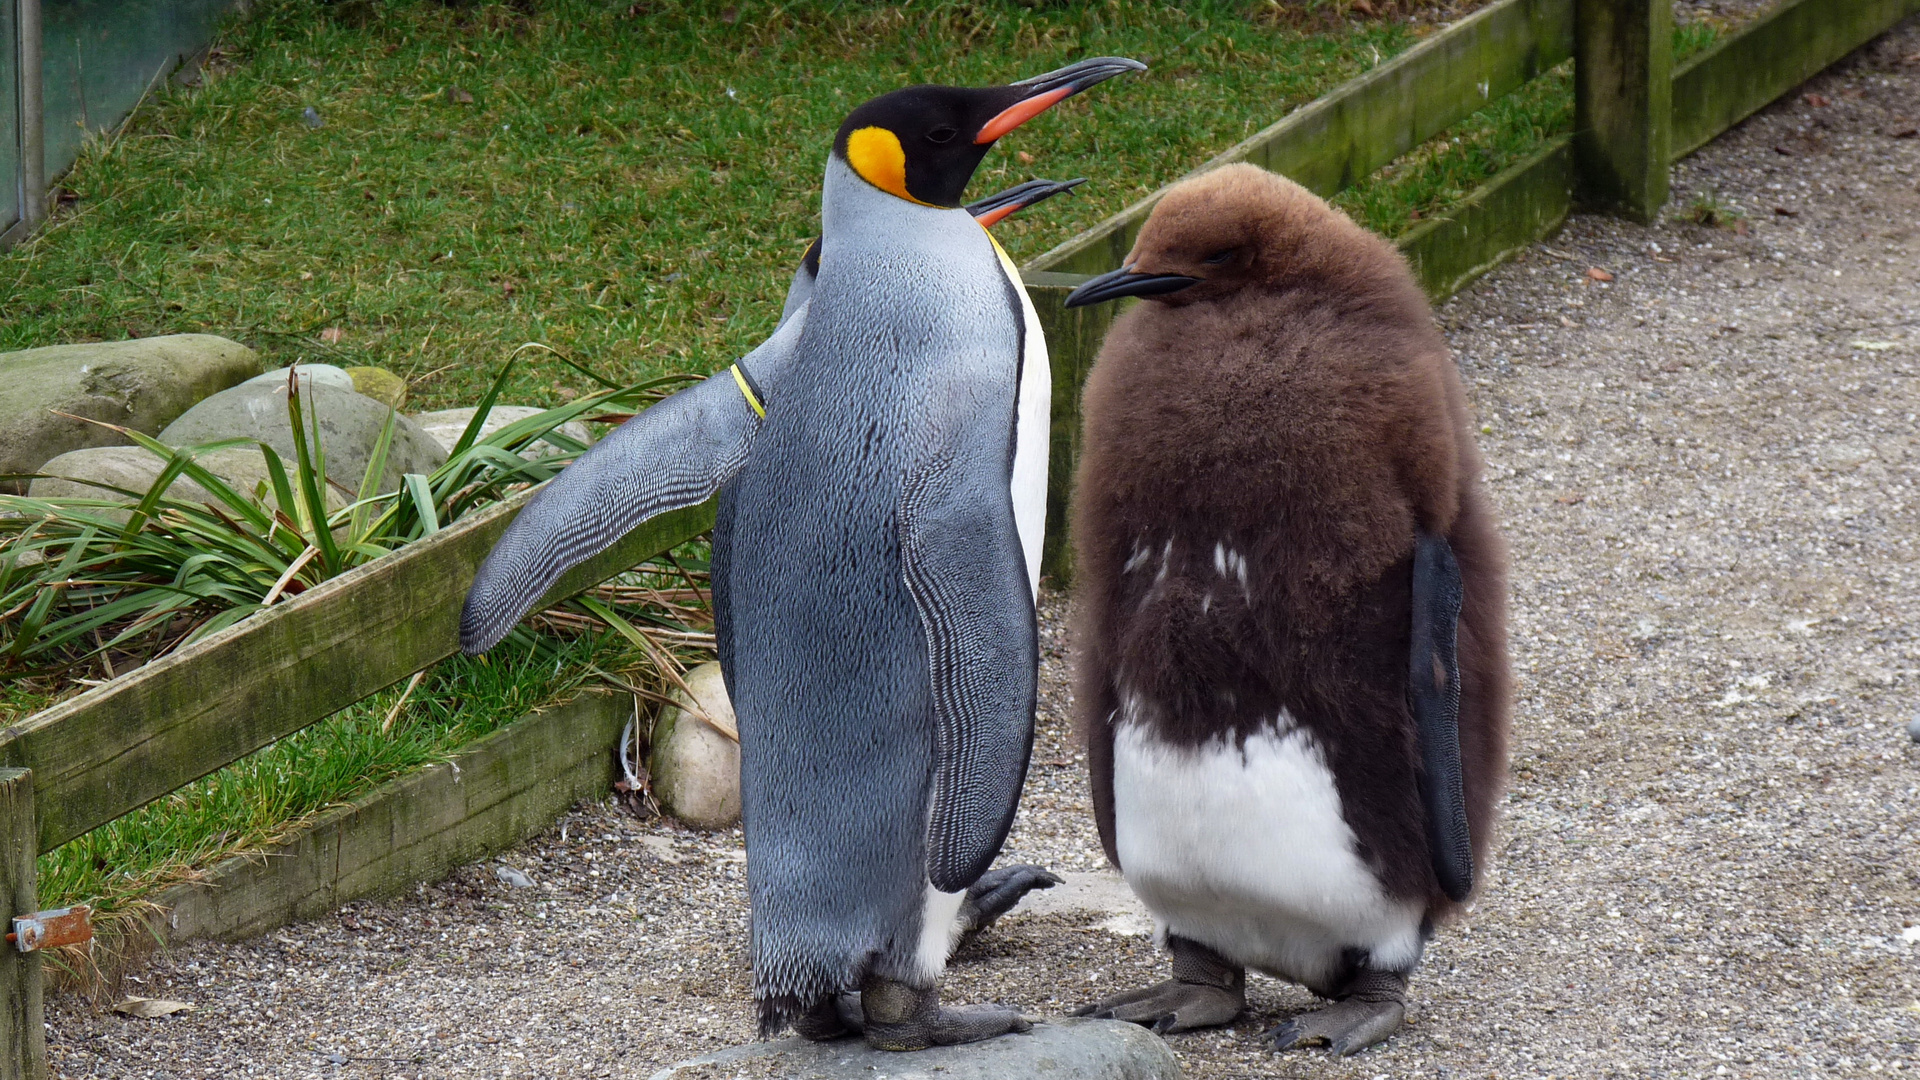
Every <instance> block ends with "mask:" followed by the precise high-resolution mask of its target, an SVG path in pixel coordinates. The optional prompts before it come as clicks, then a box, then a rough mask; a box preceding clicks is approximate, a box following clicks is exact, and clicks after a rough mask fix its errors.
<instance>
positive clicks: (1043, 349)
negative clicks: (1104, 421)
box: [988, 233, 1053, 599]
mask: <svg viewBox="0 0 1920 1080" xmlns="http://www.w3.org/2000/svg"><path fill="white" fill-rule="evenodd" d="M988 236H989V237H991V236H992V234H991V233H989V234H988ZM993 250H994V252H995V253H996V254H998V255H999V256H1000V266H1001V269H1003V270H1005V271H1006V273H1007V279H1008V280H1009V281H1011V282H1013V291H1014V292H1015V293H1017V294H1018V295H1019V297H1020V317H1021V319H1022V320H1023V321H1024V324H1025V326H1026V333H1025V334H1023V335H1022V340H1023V341H1024V342H1025V351H1024V354H1023V355H1022V356H1021V358H1020V389H1019V402H1018V403H1017V404H1016V405H1015V407H1014V433H1013V478H1012V487H1013V523H1014V527H1015V528H1017V529H1018V530H1019V531H1020V549H1021V551H1022V552H1024V553H1025V555H1026V557H1027V582H1028V584H1030V585H1031V586H1032V587H1033V595H1034V598H1035V599H1038V598H1039V596H1040V551H1041V543H1042V541H1043V540H1044V539H1045V538H1046V532H1047V458H1048V455H1049V454H1051V453H1052V451H1053V439H1052V431H1053V368H1052V365H1051V363H1050V362H1049V360H1048V359H1047V337H1046V334H1045V333H1044V332H1043V331H1042V330H1041V329H1040V314H1039V312H1036V311H1035V310H1033V301H1032V300H1031V299H1029V298H1028V297H1027V287H1026V285H1025V284H1023V283H1022V282H1021V280H1020V271H1019V269H1018V268H1016V267H1015V266H1014V265H1013V260H1012V259H1009V258H1008V257H1007V253H1006V252H1005V251H1004V250H1002V249H1001V247H1000V242H999V241H997V240H996V241H994V244H993Z"/></svg>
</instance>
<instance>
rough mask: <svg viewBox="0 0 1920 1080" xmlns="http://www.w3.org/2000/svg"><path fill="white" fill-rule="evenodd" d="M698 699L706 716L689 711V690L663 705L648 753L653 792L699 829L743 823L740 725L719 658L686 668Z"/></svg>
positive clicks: (667, 807)
mask: <svg viewBox="0 0 1920 1080" xmlns="http://www.w3.org/2000/svg"><path fill="white" fill-rule="evenodd" d="M686 684H687V689H689V690H691V691H693V704H694V705H695V706H696V707H697V708H698V709H699V710H700V712H702V713H705V714H706V717H707V719H704V720H703V719H701V718H700V717H699V716H696V715H694V714H693V713H692V712H689V711H687V709H686V708H685V705H686V704H687V695H686V694H684V693H682V692H681V691H679V690H677V689H676V690H675V691H674V692H673V694H672V695H671V696H672V697H673V698H674V700H676V701H678V702H680V703H681V706H680V707H674V706H668V707H665V708H662V709H661V710H660V718H659V719H658V720H656V721H655V722H654V725H653V748H652V750H651V751H650V752H649V753H648V756H647V772H648V774H649V775H650V777H651V783H652V786H653V797H654V799H655V800H657V801H658V802H659V803H660V809H662V810H664V811H666V812H667V813H668V814H671V815H672V816H674V817H676V818H678V819H679V820H681V821H683V822H685V823H686V824H688V825H692V826H693V827H695V828H697V829H728V828H732V827H733V826H735V825H737V824H739V823H740V734H739V732H740V729H739V727H737V726H736V725H735V723H734V719H733V703H732V702H730V701H728V700H727V686H726V683H725V682H724V681H723V680H722V678H721V675H720V664H719V662H718V661H709V662H707V663H705V664H701V665H700V666H699V667H696V668H694V669H693V670H692V671H689V672H687V675H686Z"/></svg>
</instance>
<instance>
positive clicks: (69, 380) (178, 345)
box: [0, 334, 260, 494]
mask: <svg viewBox="0 0 1920 1080" xmlns="http://www.w3.org/2000/svg"><path fill="white" fill-rule="evenodd" d="M259 370H260V358H259V357H258V356H255V355H254V352H253V350H252V349H249V348H247V347H246V346H245V345H241V344H239V343H237V342H232V341H228V340H227V339H226V338H222V337H215V336H213V335H212V334H171V335H167V336H165V337H151V338H139V339H137V340H134V341H103V342H95V343H91V344H85V345H53V346H49V347H47V348H43V349H27V350H25V351H24V352H12V353H0V387H5V392H4V393H0V474H5V473H31V472H37V471H39V469H40V466H41V465H43V464H45V463H46V462H48V461H51V460H53V459H54V458H56V457H59V456H60V455H61V454H64V453H66V452H67V451H69V450H80V449H84V448H86V447H90V446H125V445H126V444H127V443H128V441H129V440H128V439H127V438H126V437H125V436H123V435H121V434H120V433H119V432H117V431H113V430H111V429H109V428H104V427H101V426H99V425H98V424H89V423H85V422H83V421H80V420H70V419H68V418H67V417H64V416H56V415H54V414H53V411H52V410H59V411H60V412H64V413H70V414H72V415H74V416H84V417H86V418H87V419H89V420H100V421H104V422H106V423H110V424H119V425H120V426H122V427H127V428H132V429H133V430H135V431H138V432H140V433H141V434H144V435H153V434H156V433H157V432H159V431H160V430H161V429H162V428H164V427H166V426H167V425H168V424H169V423H172V422H173V420H174V418H175V417H178V416H179V415H180V414H181V413H184V412H186V411H187V410H188V409H189V408H190V407H191V406H192V405H193V403H194V402H196V401H199V400H200V399H201V398H204V397H206V396H207V395H209V394H214V393H218V392H219V391H221V390H224V389H226V388H227V387H230V386H233V385H235V384H236V383H239V382H240V381H241V380H243V379H245V378H247V376H249V375H252V374H253V373H254V372H256V371H259ZM24 487H25V485H23V484H20V483H17V482H14V481H3V482H0V491H7V492H13V493H16V494H17V493H19V492H20V491H22V490H24Z"/></svg>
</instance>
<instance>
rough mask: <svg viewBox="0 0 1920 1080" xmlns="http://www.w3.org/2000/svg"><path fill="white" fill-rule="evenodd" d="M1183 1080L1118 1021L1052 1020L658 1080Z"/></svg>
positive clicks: (777, 1056)
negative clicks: (982, 1036) (1015, 1031)
mask: <svg viewBox="0 0 1920 1080" xmlns="http://www.w3.org/2000/svg"><path fill="white" fill-rule="evenodd" d="M738 1076H748V1077H752V1078H754V1080H775V1078H778V1080H854V1078H856V1077H857V1078H859V1080H1013V1078H1018V1077H1046V1078H1047V1080H1179V1077H1180V1063H1179V1062H1177V1061H1175V1060H1174V1057H1173V1051H1171V1050H1169V1049H1167V1044H1166V1043H1165V1042H1162V1041H1161V1039H1160V1037H1159V1036H1158V1035H1155V1034H1153V1033H1152V1032H1150V1031H1148V1030H1147V1029H1146V1028H1143V1027H1141V1026H1140V1025H1138V1024H1128V1023H1124V1022H1122V1021H1119V1020H1080V1019H1062V1020H1049V1021H1047V1022H1046V1023H1043V1024H1035V1025H1034V1026H1033V1030H1032V1031H1031V1032H1028V1033H1027V1034H1025V1035H1002V1036H1000V1037H999V1038H997V1039H987V1040H985V1041H983V1042H976V1043H967V1044H965V1045H964V1046H936V1047H934V1048H933V1049H931V1050H920V1051H916V1052H914V1053H909V1054H902V1053H895V1052H891V1051H886V1050H870V1049H868V1048H867V1044H866V1043H864V1042H862V1041H860V1040H858V1039H840V1040H837V1041H834V1042H829V1043H817V1042H809V1041H807V1040H805V1039H782V1040H780V1041H779V1042H770V1043H751V1044H749V1045H746V1046H736V1047H732V1048H731V1049H727V1050H721V1051H719V1052H718V1053H713V1054H707V1055H705V1056H703V1057H697V1058H693V1059H691V1060H688V1061H683V1062H681V1063H679V1064H678V1065H672V1066H669V1067H667V1068H665V1069H662V1070H660V1071H659V1072H657V1073H654V1074H653V1080H733V1078H734V1077H738Z"/></svg>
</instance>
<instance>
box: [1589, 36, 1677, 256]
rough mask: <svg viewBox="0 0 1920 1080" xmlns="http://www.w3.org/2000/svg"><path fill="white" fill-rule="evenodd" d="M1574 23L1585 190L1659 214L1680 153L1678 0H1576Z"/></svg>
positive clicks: (1612, 203)
mask: <svg viewBox="0 0 1920 1080" xmlns="http://www.w3.org/2000/svg"><path fill="white" fill-rule="evenodd" d="M1574 23H1575V28H1574V44H1573V49H1574V62H1573V130H1574V139H1573V150H1574V163H1575V166H1576V173H1577V176H1578V183H1579V187H1578V191H1579V195H1580V198H1581V199H1582V200H1583V201H1585V202H1587V203H1589V204H1590V205H1592V206H1594V207H1596V208H1598V209H1605V210H1611V211H1614V212H1617V213H1621V214H1624V215H1626V216H1627V217H1629V218H1632V219H1633V220H1635V221H1652V220H1653V219H1654V218H1655V217H1656V216H1657V215H1658V214H1659V213H1660V208H1661V207H1662V206H1664V205H1666V201H1667V175H1668V165H1669V164H1670V162H1671V161H1672V159H1673V139H1672V134H1673V3H1672V0H1575V3H1574Z"/></svg>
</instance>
